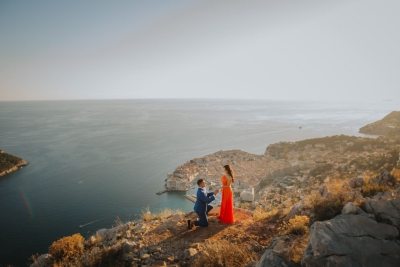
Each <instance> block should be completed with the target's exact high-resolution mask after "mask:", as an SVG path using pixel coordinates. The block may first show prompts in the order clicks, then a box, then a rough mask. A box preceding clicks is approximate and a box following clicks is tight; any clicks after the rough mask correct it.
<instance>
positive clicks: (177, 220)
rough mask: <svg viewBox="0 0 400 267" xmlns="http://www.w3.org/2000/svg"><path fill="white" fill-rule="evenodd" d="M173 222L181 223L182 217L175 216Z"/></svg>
mask: <svg viewBox="0 0 400 267" xmlns="http://www.w3.org/2000/svg"><path fill="white" fill-rule="evenodd" d="M171 220H172V221H174V222H180V221H182V216H181V215H180V214H175V215H174V216H172V218H171Z"/></svg>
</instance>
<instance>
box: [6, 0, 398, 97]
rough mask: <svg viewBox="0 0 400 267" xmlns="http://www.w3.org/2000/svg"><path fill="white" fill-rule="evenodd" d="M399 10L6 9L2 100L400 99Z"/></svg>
mask: <svg viewBox="0 0 400 267" xmlns="http://www.w3.org/2000/svg"><path fill="white" fill-rule="evenodd" d="M399 10H400V1H398V0H384V1H376V0H335V1H320V0H303V1H298V0H253V1H238V0H220V1H216V0H168V1H165V0H158V1H157V0H131V1H123V0H121V1H103V0H97V1H89V0H87V1H76V0H70V1H61V0H41V1H30V0H25V1H23V0H15V1H11V0H9V1H6V0H0V37H1V38H0V101H25V100H64V99H65V100H71V99H72V100H73V99H137V98H215V99H266V100H313V101H314V100H315V101H320V100H321V101H325V100H338V101H340V100H343V101H351V100H357V101H376V100H378V101H381V100H387V99H400V75H399V73H400V49H399V48H400V34H399V33H400V16H399V15H398V13H399Z"/></svg>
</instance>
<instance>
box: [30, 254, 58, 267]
mask: <svg viewBox="0 0 400 267" xmlns="http://www.w3.org/2000/svg"><path fill="white" fill-rule="evenodd" d="M52 262H53V256H51V255H50V254H42V255H40V256H39V257H38V258H37V259H36V261H35V262H34V263H33V264H32V265H31V266H30V267H47V266H53V265H52Z"/></svg>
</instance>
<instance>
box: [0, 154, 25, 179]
mask: <svg viewBox="0 0 400 267" xmlns="http://www.w3.org/2000/svg"><path fill="white" fill-rule="evenodd" d="M4 154H5V155H6V156H5V157H6V158H11V159H12V160H13V161H16V160H18V163H16V164H15V163H11V162H9V161H3V162H4V163H8V164H11V165H14V166H12V167H11V168H8V169H6V170H4V171H2V172H0V177H3V176H5V175H7V174H10V173H12V172H15V171H17V170H19V169H21V168H22V167H23V166H27V165H28V164H29V162H28V161H26V160H23V159H21V158H19V157H16V156H14V155H11V154H7V153H5V152H4V151H3V150H0V155H4ZM3 162H1V163H3Z"/></svg>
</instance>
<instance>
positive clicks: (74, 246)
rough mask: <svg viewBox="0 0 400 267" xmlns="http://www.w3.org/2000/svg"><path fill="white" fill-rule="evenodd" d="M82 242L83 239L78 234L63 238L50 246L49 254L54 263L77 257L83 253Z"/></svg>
mask: <svg viewBox="0 0 400 267" xmlns="http://www.w3.org/2000/svg"><path fill="white" fill-rule="evenodd" d="M83 240H84V238H83V237H82V236H81V235H80V234H74V235H72V236H67V237H63V238H61V239H59V240H57V241H55V242H53V244H51V246H50V247H49V254H51V255H52V256H53V257H54V259H55V260H56V261H58V260H62V259H69V258H73V257H76V256H79V255H81V254H82V253H83V249H84V246H83Z"/></svg>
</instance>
